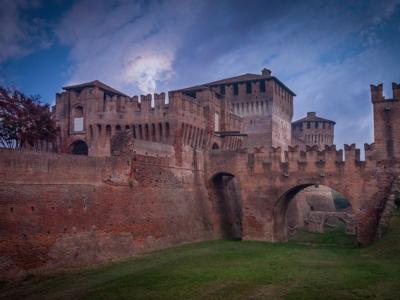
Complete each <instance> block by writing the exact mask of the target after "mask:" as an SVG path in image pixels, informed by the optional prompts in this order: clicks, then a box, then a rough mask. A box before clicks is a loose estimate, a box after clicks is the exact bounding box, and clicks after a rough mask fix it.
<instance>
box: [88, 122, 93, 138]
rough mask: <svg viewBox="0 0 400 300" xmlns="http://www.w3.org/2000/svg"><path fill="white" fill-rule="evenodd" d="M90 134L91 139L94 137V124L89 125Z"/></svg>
mask: <svg viewBox="0 0 400 300" xmlns="http://www.w3.org/2000/svg"><path fill="white" fill-rule="evenodd" d="M89 136H90V138H91V139H92V138H93V126H92V125H90V126H89Z"/></svg>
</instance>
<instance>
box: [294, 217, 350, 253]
mask: <svg viewBox="0 0 400 300" xmlns="http://www.w3.org/2000/svg"><path fill="white" fill-rule="evenodd" d="M345 229H346V228H345V225H344V224H343V223H342V222H339V223H337V224H335V227H329V226H325V227H324V234H320V233H312V232H308V231H305V230H302V229H300V230H299V231H298V232H297V233H296V234H295V235H293V236H291V237H290V238H289V242H290V243H292V244H293V243H295V244H299V243H300V244H306V245H310V246H312V245H319V246H323V245H325V246H342V247H351V248H353V247H354V246H355V244H356V237H355V236H352V235H347V234H345Z"/></svg>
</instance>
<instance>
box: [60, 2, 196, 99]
mask: <svg viewBox="0 0 400 300" xmlns="http://www.w3.org/2000/svg"><path fill="white" fill-rule="evenodd" d="M194 14H195V10H194V7H193V4H192V2H191V1H154V2H152V3H147V2H146V1H100V2H99V1H96V0H84V1H79V2H78V3H77V4H76V5H75V6H74V7H73V8H72V9H71V10H70V11H69V12H68V13H67V14H66V15H65V17H64V18H63V20H62V22H61V24H60V26H59V28H58V29H57V33H58V36H59V38H60V40H61V41H62V42H63V43H64V44H66V45H68V46H70V47H71V59H72V61H73V65H72V66H71V82H81V81H85V80H93V79H94V78H98V79H101V80H104V81H105V82H107V83H109V84H112V85H114V86H116V87H117V88H122V89H125V90H128V91H135V88H136V87H137V88H138V89H139V90H140V91H141V92H142V93H149V92H154V91H155V90H156V88H157V84H159V83H163V82H165V81H166V80H168V79H169V78H170V77H171V74H172V73H173V69H172V64H173V62H174V60H175V54H176V51H177V49H178V48H179V47H180V43H181V37H182V36H183V34H184V32H185V30H186V29H187V28H188V26H190V24H191V22H192V20H193V18H194Z"/></svg>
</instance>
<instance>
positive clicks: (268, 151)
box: [0, 69, 400, 277]
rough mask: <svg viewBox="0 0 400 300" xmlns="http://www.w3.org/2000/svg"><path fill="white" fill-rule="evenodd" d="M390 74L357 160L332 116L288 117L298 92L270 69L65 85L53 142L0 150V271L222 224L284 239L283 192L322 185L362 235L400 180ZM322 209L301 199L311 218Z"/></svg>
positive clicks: (98, 257)
mask: <svg viewBox="0 0 400 300" xmlns="http://www.w3.org/2000/svg"><path fill="white" fill-rule="evenodd" d="M392 87H393V98H392V99H385V98H384V97H383V88H382V85H378V86H374V85H371V98H372V105H373V110H374V134H375V141H374V143H372V144H365V161H362V160H361V159H360V151H359V149H357V148H356V146H355V145H354V144H353V145H345V146H344V151H343V150H337V149H336V147H335V145H333V141H334V126H335V122H334V121H331V120H328V119H324V118H321V117H318V116H317V115H316V113H314V112H310V113H308V114H307V116H306V117H305V118H302V119H300V120H298V121H295V122H292V117H293V98H294V96H295V93H294V92H293V91H291V90H290V89H289V88H288V87H287V86H286V85H285V84H284V83H282V82H281V81H280V80H279V79H278V78H276V77H275V76H273V75H272V74H271V71H269V70H267V69H263V70H262V73H261V74H244V75H240V76H236V77H232V78H227V79H223V80H219V81H215V82H210V83H206V84H202V85H197V86H193V87H189V88H184V89H180V90H176V91H170V92H169V93H168V99H166V98H167V97H166V94H164V93H161V94H154V95H147V96H140V97H138V96H134V97H129V96H127V95H125V94H124V93H122V92H120V91H118V90H115V89H113V88H111V87H109V86H107V85H105V84H104V83H102V82H100V81H92V82H88V83H84V84H79V85H73V86H67V87H64V91H63V92H62V93H59V94H57V95H56V105H55V110H54V113H55V118H56V122H57V126H58V127H59V128H60V135H59V138H58V140H57V143H56V145H54V146H52V149H54V150H56V152H50V151H48V152H45V151H26V150H24V151H16V150H5V149H1V150H0V153H1V156H0V179H1V180H0V200H1V201H0V210H1V212H2V217H1V224H2V226H1V227H0V231H1V233H2V234H1V237H0V250H1V251H0V253H1V257H0V261H1V264H0V268H1V271H2V272H1V273H2V274H3V276H4V277H15V276H19V275H21V274H24V273H26V272H27V271H30V272H41V271H44V270H50V269H56V268H64V267H73V266H81V265H87V264H93V263H99V262H104V261H109V260H115V259H120V258H123V257H127V256H130V255H132V254H135V253H139V252H143V251H149V250H152V249H159V248H165V247H169V246H172V245H177V244H180V243H186V242H193V241H200V240H210V239H218V238H224V237H238V238H241V239H245V240H261V241H285V240H287V236H288V231H289V230H288V227H289V226H288V222H289V223H290V222H291V220H290V218H288V211H289V210H290V209H289V208H290V203H292V202H293V201H292V200H293V199H294V198H296V195H297V194H298V193H299V192H300V191H302V190H306V189H309V188H310V187H318V186H319V185H321V186H326V187H329V188H332V189H335V190H336V191H338V192H340V193H341V194H342V195H343V196H344V197H345V198H346V199H347V200H348V201H349V203H350V205H351V208H350V209H349V210H348V211H346V213H345V214H343V215H341V217H342V218H343V219H345V220H344V221H345V223H346V226H347V230H348V232H350V233H353V234H355V235H356V236H357V241H358V242H359V243H360V244H362V245H366V244H369V243H371V242H372V241H373V240H374V239H376V238H378V237H379V236H380V235H381V234H382V233H383V232H384V229H385V226H386V224H387V219H388V217H389V216H390V212H391V208H392V207H393V203H394V201H396V197H398V194H396V191H397V190H398V185H399V184H400V183H399V175H400V85H398V84H395V83H393V86H392ZM48 146H49V145H41V148H48ZM76 154H80V155H76ZM327 217H328V216H327V215H326V214H321V213H312V212H310V214H309V218H308V222H309V223H310V228H315V229H316V230H317V231H318V230H319V229H320V227H321V225H323V224H324V222H325V221H326V218H327ZM288 219H289V221H288ZM289 225H290V224H289Z"/></svg>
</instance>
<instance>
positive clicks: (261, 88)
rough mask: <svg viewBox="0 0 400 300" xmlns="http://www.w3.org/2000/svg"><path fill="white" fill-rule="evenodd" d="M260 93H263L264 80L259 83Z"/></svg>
mask: <svg viewBox="0 0 400 300" xmlns="http://www.w3.org/2000/svg"><path fill="white" fill-rule="evenodd" d="M260 93H265V80H261V81H260Z"/></svg>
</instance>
